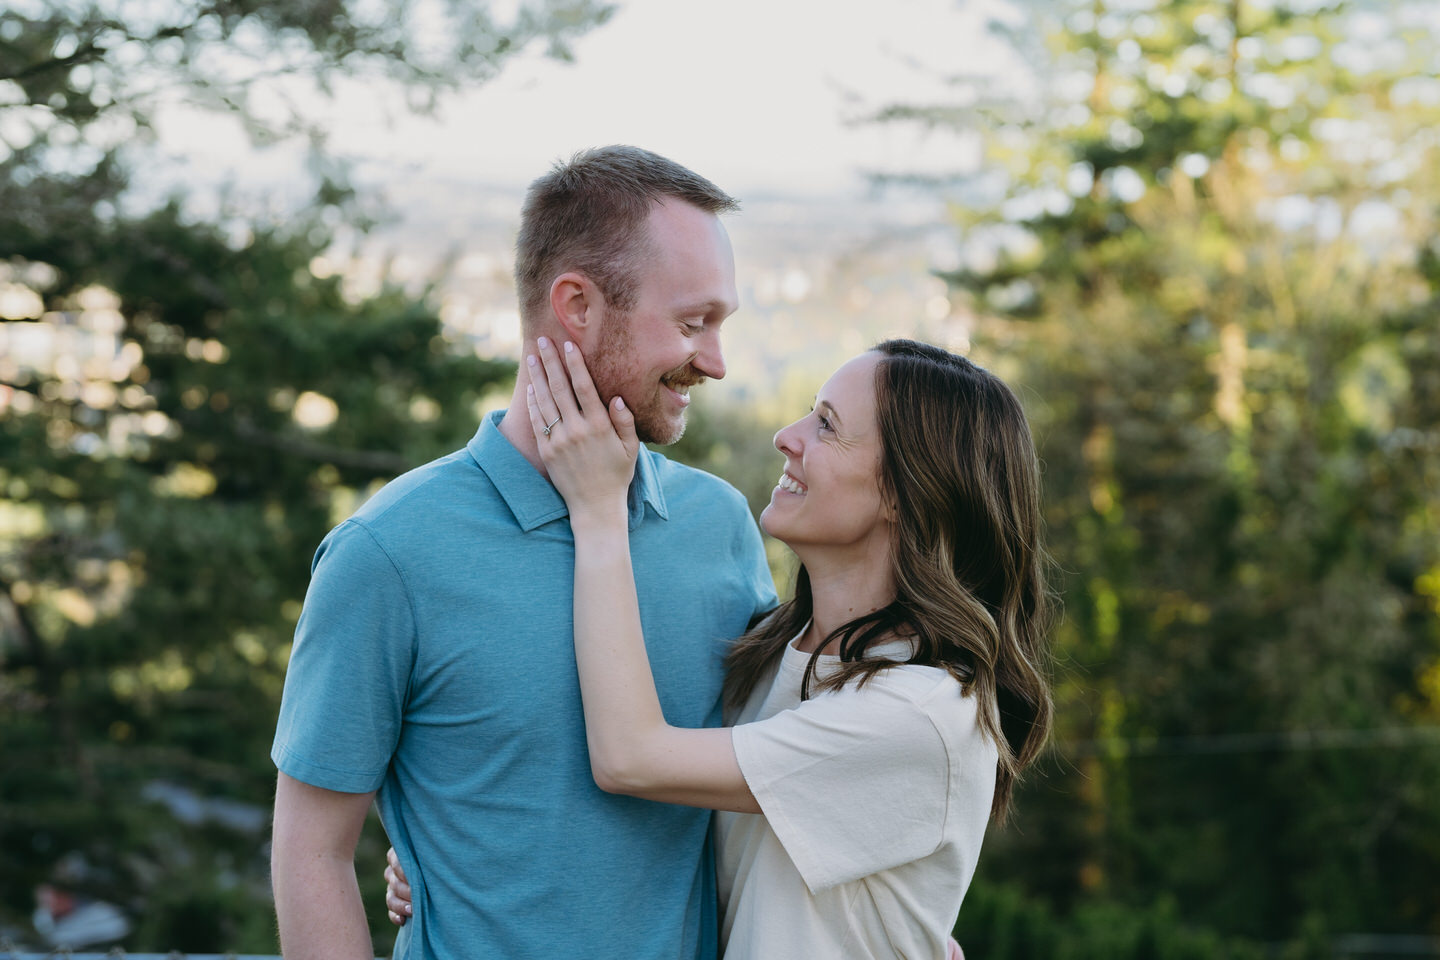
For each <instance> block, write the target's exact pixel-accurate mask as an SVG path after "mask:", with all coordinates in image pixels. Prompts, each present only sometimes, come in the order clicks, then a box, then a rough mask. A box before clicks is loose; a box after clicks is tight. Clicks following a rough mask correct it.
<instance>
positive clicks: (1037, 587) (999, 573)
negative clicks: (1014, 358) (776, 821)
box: [725, 340, 1053, 822]
mask: <svg viewBox="0 0 1440 960" xmlns="http://www.w3.org/2000/svg"><path fill="white" fill-rule="evenodd" d="M875 350H876V351H877V352H878V353H880V354H881V362H880V363H879V364H878V365H877V366H876V373H875V377H876V391H875V393H876V406H877V420H878V424H879V429H880V438H881V448H882V456H881V466H880V478H879V479H880V488H881V494H882V495H883V496H884V497H885V499H886V502H888V503H890V504H892V505H893V506H894V508H895V510H896V522H895V527H894V535H893V538H892V542H891V552H892V561H893V563H894V572H895V583H896V596H895V599H894V600H893V601H892V602H891V603H890V604H889V605H888V606H885V607H883V608H881V609H879V610H876V611H875V612H873V613H870V614H867V615H865V616H863V617H857V618H856V619H854V620H851V621H850V622H848V623H846V624H844V625H843V626H841V627H840V628H839V629H837V630H836V631H835V632H834V633H832V634H831V635H830V636H829V637H827V638H826V640H825V643H823V644H821V646H820V648H819V649H817V650H816V651H815V653H814V654H813V655H812V656H811V658H810V663H809V664H808V666H807V667H806V671H805V677H804V679H803V681H802V684H801V697H802V698H808V696H809V694H810V688H811V685H812V683H813V684H814V685H815V686H817V687H818V688H819V689H822V690H835V689H839V688H840V687H842V686H844V685H845V684H847V683H850V682H852V681H853V682H855V683H856V685H857V686H863V685H864V683H865V682H866V681H867V680H869V679H871V678H873V677H874V676H875V675H876V674H878V673H879V672H880V671H882V670H884V669H886V668H888V667H891V666H894V665H895V664H896V663H897V662H902V661H895V660H891V659H887V658H884V657H879V656H868V655H867V653H868V650H869V648H870V647H871V645H873V644H875V643H877V642H881V641H884V640H887V639H894V638H896V637H907V638H910V639H911V640H912V641H913V645H914V652H913V655H912V656H911V657H910V659H909V660H908V661H903V662H909V663H914V664H923V665H926V666H934V667H941V668H943V669H945V670H948V671H949V672H950V673H951V674H952V675H953V676H955V677H956V679H958V680H959V681H960V682H961V684H962V686H963V687H964V689H965V690H966V692H967V693H968V694H971V695H973V696H975V697H977V698H978V707H979V709H978V721H979V723H980V727H981V729H982V730H983V731H984V732H985V733H986V734H987V735H988V736H989V737H990V738H991V739H992V740H993V741H994V742H995V745H996V747H997V748H998V751H999V755H1000V758H999V766H998V769H997V771H996V779H995V797H994V801H993V803H992V805H991V810H990V812H991V815H992V816H993V817H995V819H996V820H997V821H999V822H1004V820H1005V817H1006V814H1007V813H1008V811H1009V807H1010V798H1011V795H1012V794H1013V792H1014V788H1015V783H1016V780H1017V778H1018V777H1019V775H1020V772H1021V771H1022V770H1023V769H1024V768H1025V767H1026V766H1028V765H1029V764H1030V763H1031V761H1033V760H1034V759H1035V757H1036V756H1037V755H1038V754H1039V753H1040V750H1041V748H1042V747H1043V746H1044V744H1045V740H1046V738H1047V737H1048V736H1049V732H1050V721H1051V713H1052V710H1053V708H1052V705H1051V698H1050V681H1049V645H1048V641H1047V632H1048V627H1049V618H1050V607H1051V604H1050V594H1049V591H1048V589H1047V587H1046V582H1045V568H1046V566H1047V563H1048V561H1047V559H1046V556H1045V552H1044V548H1043V547H1042V545H1041V532H1042V526H1043V523H1042V520H1041V514H1040V468H1039V462H1038V460H1037V458H1036V455H1035V444H1034V441H1033V440H1032V439H1031V436H1030V426H1029V424H1028V423H1027V422H1026V420H1025V414H1024V411H1023V410H1022V409H1021V407H1020V402H1019V401H1018V400H1017V399H1016V398H1015V395H1014V393H1012V392H1011V390H1010V388H1009V387H1007V386H1006V385H1005V383H1004V382H1003V381H1001V380H1000V378H999V377H996V376H995V375H994V374H992V373H990V372H989V371H987V370H985V369H983V368H981V367H978V366H976V365H975V364H973V363H971V362H970V361H969V360H966V359H965V358H964V357H960V356H956V355H955V354H952V353H949V352H947V351H945V350H941V349H940V348H938V347H933V346H930V345H928V344H923V343H917V342H915V341H913V340H886V341H885V342H883V343H881V344H880V345H879V346H877V347H876V348H875ZM812 608H813V603H812V596H811V592H810V576H809V573H808V572H807V571H806V570H805V567H804V566H803V565H801V567H800V569H799V572H798V573H797V574H796V582H795V594H794V597H793V599H791V600H789V601H788V602H786V603H784V604H781V605H780V607H778V608H777V609H776V610H775V611H774V613H773V614H772V615H771V616H769V617H767V618H766V619H765V620H764V621H763V622H762V623H760V624H759V625H758V626H756V627H755V628H754V629H752V630H751V631H750V632H749V633H747V634H746V635H745V636H743V637H741V638H740V640H738V641H736V643H735V645H734V647H733V648H732V649H731V652H730V655H729V658H728V661H727V672H726V682H725V696H726V700H727V702H728V703H730V705H731V706H732V707H738V706H740V705H742V704H743V703H744V702H745V701H746V699H747V698H748V697H749V696H750V693H751V691H753V690H754V688H755V685H756V684H757V683H758V682H759V681H760V680H761V678H762V677H764V676H765V675H766V673H767V672H768V671H769V670H770V668H771V667H772V666H773V665H774V664H775V662H776V661H777V660H778V659H779V658H780V657H781V656H782V655H783V653H784V651H785V647H786V645H787V644H788V643H789V642H790V640H791V639H793V638H794V637H795V635H796V634H798V633H799V632H800V630H801V629H803V628H804V626H805V624H806V623H807V622H809V620H810V617H811V613H812ZM837 640H838V641H839V643H838V652H839V655H840V664H839V666H838V668H837V669H836V670H834V671H827V673H826V675H825V676H823V677H817V676H816V674H815V668H816V665H817V664H818V662H819V657H820V650H822V649H825V647H827V646H829V644H830V642H831V641H837Z"/></svg>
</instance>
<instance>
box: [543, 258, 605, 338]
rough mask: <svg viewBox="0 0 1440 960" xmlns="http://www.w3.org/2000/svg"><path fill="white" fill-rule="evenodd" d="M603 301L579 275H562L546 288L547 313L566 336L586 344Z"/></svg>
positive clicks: (602, 311) (595, 325) (595, 288)
mask: <svg viewBox="0 0 1440 960" xmlns="http://www.w3.org/2000/svg"><path fill="white" fill-rule="evenodd" d="M604 306H605V298H604V296H603V295H601V293H600V289H599V288H598V287H596V286H595V284H594V282H592V281H591V280H590V278H589V277H587V276H585V275H584V274H583V273H576V272H574V271H571V272H569V273H562V274H560V276H558V277H556V278H555V279H554V281H552V282H551V284H550V312H551V314H553V315H554V317H555V320H556V322H557V323H559V324H560V326H561V327H562V328H564V330H565V333H566V335H567V336H568V337H569V338H570V339H571V340H574V341H575V342H576V343H582V344H583V343H586V342H588V338H587V337H586V334H589V333H592V332H593V331H594V330H595V328H596V327H597V326H598V324H599V321H600V317H601V316H602V315H603V314H604V312H605V310H604Z"/></svg>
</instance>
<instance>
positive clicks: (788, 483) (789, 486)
mask: <svg viewBox="0 0 1440 960" xmlns="http://www.w3.org/2000/svg"><path fill="white" fill-rule="evenodd" d="M775 486H777V487H779V488H780V489H781V490H784V491H785V492H786V493H793V494H795V495H796V496H797V497H803V496H805V489H806V488H805V484H803V483H801V482H800V481H799V480H796V479H795V478H794V477H792V476H790V474H789V473H788V472H787V473H782V474H780V480H779V481H778V482H777V483H776V484H775Z"/></svg>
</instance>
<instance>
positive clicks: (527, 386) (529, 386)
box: [525, 383, 535, 397]
mask: <svg viewBox="0 0 1440 960" xmlns="http://www.w3.org/2000/svg"><path fill="white" fill-rule="evenodd" d="M525 392H526V393H527V394H529V395H530V396H532V397H533V396H535V384H533V383H527V384H525Z"/></svg>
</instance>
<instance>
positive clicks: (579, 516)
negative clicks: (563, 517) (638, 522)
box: [570, 500, 630, 537]
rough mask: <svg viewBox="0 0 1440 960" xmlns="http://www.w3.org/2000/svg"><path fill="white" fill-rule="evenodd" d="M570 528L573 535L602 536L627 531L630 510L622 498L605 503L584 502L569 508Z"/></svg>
mask: <svg viewBox="0 0 1440 960" xmlns="http://www.w3.org/2000/svg"><path fill="white" fill-rule="evenodd" d="M570 529H571V531H573V532H574V534H575V536H577V537H580V536H603V535H605V534H609V533H617V532H618V533H628V532H629V529H630V510H629V507H628V505H627V504H626V503H625V501H624V500H619V501H617V502H615V503H607V504H586V505H584V506H581V507H572V508H571V510H570Z"/></svg>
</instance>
